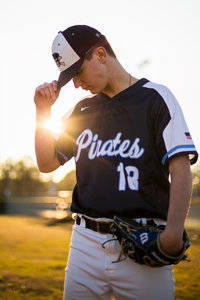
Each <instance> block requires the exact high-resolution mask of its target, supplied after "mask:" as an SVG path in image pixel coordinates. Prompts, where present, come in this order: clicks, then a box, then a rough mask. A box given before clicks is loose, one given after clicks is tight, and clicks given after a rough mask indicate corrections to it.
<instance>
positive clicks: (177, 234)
mask: <svg viewBox="0 0 200 300" xmlns="http://www.w3.org/2000/svg"><path fill="white" fill-rule="evenodd" d="M169 171H170V175H171V187H170V201H169V209H168V217H167V225H166V228H165V230H164V231H163V232H162V234H161V235H160V244H161V248H162V249H163V250H164V251H165V252H166V253H168V254H171V255H175V254H177V253H179V252H180V251H181V249H182V246H183V242H182V238H183V230H184V223H185V219H186V216H187V212H188V208H189V203H190V197H191V190H192V174H191V170H190V163H189V159H188V157H187V156H183V157H178V158H175V159H174V160H172V162H171V163H170V166H169Z"/></svg>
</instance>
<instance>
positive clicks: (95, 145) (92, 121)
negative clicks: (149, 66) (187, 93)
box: [56, 78, 198, 220]
mask: <svg viewBox="0 0 200 300" xmlns="http://www.w3.org/2000/svg"><path fill="white" fill-rule="evenodd" d="M63 124H64V131H63V133H62V134H61V135H60V137H59V138H58V140H57V146H56V153H57V157H58V159H59V162H60V163H61V164H62V165H63V164H64V163H65V162H66V161H68V160H69V159H71V158H72V157H74V159H75V162H76V176H77V184H76V186H75V188H74V191H73V197H72V205H71V210H72V211H73V212H78V213H83V214H86V215H88V216H91V217H108V218H112V217H113V216H114V215H115V214H116V215H119V216H126V217H129V218H139V217H146V218H161V219H164V220H166V218H167V211H168V204H169V187H170V183H169V172H168V164H169V161H170V160H171V159H172V158H174V157H176V156H179V155H185V154H188V155H189V156H190V161H191V164H193V163H195V162H196V161H197V157H198V154H197V151H196V149H195V146H194V143H193V141H192V138H191V135H190V133H189V130H188V127H187V125H186V122H185V119H184V116H183V113H182V111H181V108H180V106H179V104H178V102H177V100H176V99H175V97H174V96H173V94H172V93H171V92H170V90H169V89H168V88H167V87H165V86H163V85H159V84H155V83H152V82H150V81H148V80H147V79H144V78H143V79H141V80H139V81H138V82H136V83H135V84H134V85H132V86H130V87H129V88H127V89H125V90H123V91H122V92H120V93H119V94H117V95H115V96H114V97H113V98H110V97H108V96H107V95H105V94H103V93H99V94H97V95H94V96H92V97H90V98H86V99H84V100H82V101H80V102H79V103H78V104H77V105H76V106H75V108H74V110H73V111H72V113H71V115H70V116H69V117H66V118H64V119H63Z"/></svg>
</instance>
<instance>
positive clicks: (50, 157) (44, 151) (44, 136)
mask: <svg viewBox="0 0 200 300" xmlns="http://www.w3.org/2000/svg"><path fill="white" fill-rule="evenodd" d="M58 95H59V90H58V89H57V82H56V81H55V80H54V81H53V82H52V83H49V84H48V83H45V84H43V85H41V86H39V87H38V88H37V89H36V90H35V96H34V102H35V106H36V129H35V152H36V157H37V164H38V167H39V169H40V171H41V172H44V173H48V172H51V171H54V170H55V169H57V168H58V167H59V166H60V164H59V162H58V160H57V157H56V153H55V143H56V142H55V139H54V137H53V135H52V133H51V131H50V130H48V129H47V128H46V127H45V126H44V125H45V121H47V120H48V119H50V115H51V106H52V105H53V104H54V102H55V101H56V99H57V98H58Z"/></svg>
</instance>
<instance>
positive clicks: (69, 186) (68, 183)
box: [57, 170, 76, 191]
mask: <svg viewBox="0 0 200 300" xmlns="http://www.w3.org/2000/svg"><path fill="white" fill-rule="evenodd" d="M75 184H76V171H75V170H72V171H71V172H69V173H67V174H66V175H65V177H64V178H63V179H62V180H61V181H60V182H59V183H58V186H57V189H58V190H60V191H62V190H68V191H71V190H73V189H74V186H75Z"/></svg>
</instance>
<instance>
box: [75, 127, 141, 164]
mask: <svg viewBox="0 0 200 300" xmlns="http://www.w3.org/2000/svg"><path fill="white" fill-rule="evenodd" d="M121 136H122V133H121V132H118V133H117V135H116V137H115V138H114V139H109V140H107V141H105V142H103V141H102V140H100V139H99V138H98V134H93V132H92V131H91V130H90V129H85V130H84V131H83V132H82V133H81V134H80V135H79V137H78V138H77V140H76V144H77V145H78V148H77V154H76V157H75V160H76V162H77V161H78V160H79V157H80V154H81V151H82V150H83V149H85V148H88V147H89V152H88V158H89V159H94V158H95V157H99V156H117V155H120V156H121V157H124V158H125V157H129V158H134V159H138V158H139V157H141V156H142V155H143V153H144V149H143V148H140V146H139V142H140V138H136V139H135V140H134V141H133V142H131V141H130V140H128V139H125V140H123V141H121V139H120V138H121Z"/></svg>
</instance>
